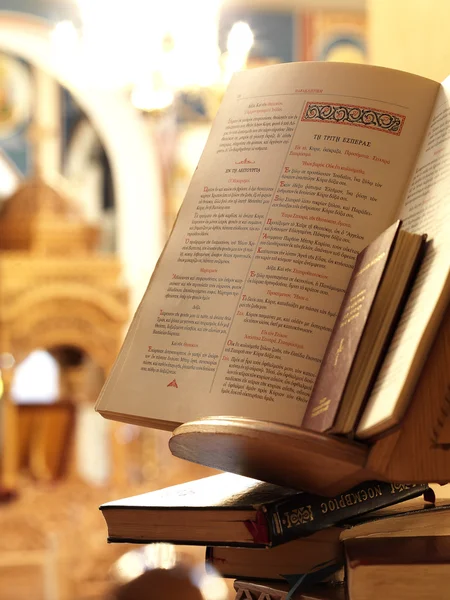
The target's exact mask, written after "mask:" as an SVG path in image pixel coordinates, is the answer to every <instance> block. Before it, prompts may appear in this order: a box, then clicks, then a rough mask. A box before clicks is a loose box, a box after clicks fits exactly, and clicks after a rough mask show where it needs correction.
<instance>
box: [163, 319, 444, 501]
mask: <svg viewBox="0 0 450 600" xmlns="http://www.w3.org/2000/svg"><path fill="white" fill-rule="evenodd" d="M169 446H170V449H171V451H172V453H173V454H174V455H175V456H178V457H179V458H183V459H186V460H189V461H191V462H197V463H200V464H203V465H206V466H210V467H215V468H217V469H220V470H223V471H230V472H232V473H239V474H242V475H247V476H249V477H254V478H256V479H261V480H263V481H269V482H272V483H276V484H279V485H283V486H286V487H294V488H299V489H303V490H307V491H311V492H315V493H318V494H323V495H334V494H338V493H340V492H343V491H345V490H347V489H349V488H350V487H352V486H353V485H356V484H357V483H360V482H362V481H367V480H369V479H379V480H385V481H392V482H398V483H429V482H432V483H448V482H449V481H450V309H447V312H446V315H445V317H444V319H443V321H442V324H441V327H440V329H439V333H438V335H437V337H436V339H435V341H434V343H433V346H432V348H431V350H430V352H429V355H428V358H427V361H426V363H425V366H424V368H423V370H422V372H421V375H420V378H419V381H418V383H417V386H416V388H415V392H414V394H413V396H412V398H411V400H410V404H409V407H408V409H407V412H406V414H405V415H404V418H403V420H402V423H401V425H400V427H398V428H397V429H395V430H394V431H391V432H388V433H387V434H386V435H385V436H384V437H382V438H381V439H379V440H377V441H375V442H373V443H371V444H359V443H355V442H353V441H351V440H348V439H346V438H338V437H335V436H331V435H326V434H317V433H313V432H310V431H305V430H302V429H300V428H298V427H292V426H288V425H280V424H276V423H271V422H264V421H254V420H251V419H243V418H237V417H223V418H207V419H201V420H199V421H195V422H191V423H186V424H184V425H181V426H180V427H178V428H177V429H176V430H175V431H174V433H173V436H172V438H171V440H170V442H169Z"/></svg>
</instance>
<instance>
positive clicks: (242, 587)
mask: <svg viewBox="0 0 450 600" xmlns="http://www.w3.org/2000/svg"><path fill="white" fill-rule="evenodd" d="M234 589H235V590H236V597H235V600H249V599H250V598H251V599H252V600H253V599H254V600H286V598H287V596H288V593H289V585H288V584H287V583H283V582H281V581H280V582H273V581H267V582H262V581H251V580H245V579H241V580H236V581H235V582H234ZM290 597H291V598H292V600H346V597H347V596H346V593H345V586H344V585H328V584H318V585H315V586H311V587H308V588H307V589H302V590H300V591H296V592H294V595H293V596H290Z"/></svg>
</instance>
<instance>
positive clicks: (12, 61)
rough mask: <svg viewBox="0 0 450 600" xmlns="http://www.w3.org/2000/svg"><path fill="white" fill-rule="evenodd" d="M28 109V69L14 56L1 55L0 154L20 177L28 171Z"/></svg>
mask: <svg viewBox="0 0 450 600" xmlns="http://www.w3.org/2000/svg"><path fill="white" fill-rule="evenodd" d="M31 106H32V84H31V74H30V69H29V67H28V65H27V64H26V63H25V62H23V61H21V60H19V59H17V58H15V57H13V56H8V55H6V54H0V150H1V151H2V152H3V154H4V155H5V156H6V157H7V158H8V159H9V161H10V162H11V164H13V165H14V167H15V168H16V169H17V171H18V172H19V173H20V174H21V175H25V174H26V172H27V169H28V162H29V144H28V139H27V129H28V125H29V122H30V117H31Z"/></svg>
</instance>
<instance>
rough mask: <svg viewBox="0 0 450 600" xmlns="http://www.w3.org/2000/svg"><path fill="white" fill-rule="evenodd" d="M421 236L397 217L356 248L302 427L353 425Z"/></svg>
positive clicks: (339, 429) (336, 429)
mask: <svg viewBox="0 0 450 600" xmlns="http://www.w3.org/2000/svg"><path fill="white" fill-rule="evenodd" d="M424 243H425V236H422V235H418V234H412V233H409V232H407V231H403V230H401V222H400V221H397V222H396V223H394V224H393V225H392V226H391V227H389V228H388V229H386V230H385V231H384V232H383V233H382V234H381V235H379V236H378V237H377V238H376V239H375V240H374V241H373V242H372V243H371V244H369V245H368V246H367V247H366V248H365V249H364V250H363V251H362V252H360V253H359V255H358V257H357V259H356V263H355V267H354V269H353V273H352V277H351V279H350V282H349V284H348V287H347V291H346V293H345V295H344V299H343V301H342V304H341V308H340V310H339V313H338V316H337V319H336V322H335V325H334V328H333V331H332V334H331V336H330V340H329V342H328V346H327V349H326V352H325V355H324V358H323V360H322V364H321V366H320V370H319V373H318V375H317V378H316V382H315V385H314V388H313V391H312V394H311V397H310V399H309V401H308V405H307V409H306V412H305V415H304V417H303V422H302V427H303V428H305V429H310V430H313V431H317V432H320V433H324V432H327V431H328V432H331V433H341V434H348V433H351V432H352V431H353V429H354V427H355V424H356V421H357V418H358V416H359V414H360V412H361V410H362V408H363V405H364V401H365V400H366V398H367V395H368V393H369V391H370V386H371V384H372V383H373V380H374V377H375V375H376V373H377V369H378V368H379V366H380V362H381V360H382V357H383V354H384V352H385V349H386V346H387V344H388V343H389V340H390V338H391V336H392V333H393V331H394V327H395V324H396V322H397V320H398V316H399V314H400V311H401V309H402V307H403V304H404V301H405V299H406V296H407V292H408V290H409V289H410V288H411V285H412V281H413V278H414V275H415V273H416V271H417V267H418V264H419V261H420V258H421V256H422V252H421V250H423V248H424Z"/></svg>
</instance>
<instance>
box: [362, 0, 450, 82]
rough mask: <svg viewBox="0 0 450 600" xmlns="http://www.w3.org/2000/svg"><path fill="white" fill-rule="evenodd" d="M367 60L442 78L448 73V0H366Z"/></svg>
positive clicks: (449, 17)
mask: <svg viewBox="0 0 450 600" xmlns="http://www.w3.org/2000/svg"><path fill="white" fill-rule="evenodd" d="M367 15H368V45H369V61H370V62H371V63H372V64H374V65H380V66H383V67H391V68H395V69H400V70H403V71H410V72H412V73H416V74H417V75H422V76H424V77H430V78H431V79H435V80H437V81H442V80H443V79H445V77H447V75H449V74H450V44H449V23H450V2H448V1H447V0H395V1H392V0H367Z"/></svg>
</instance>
